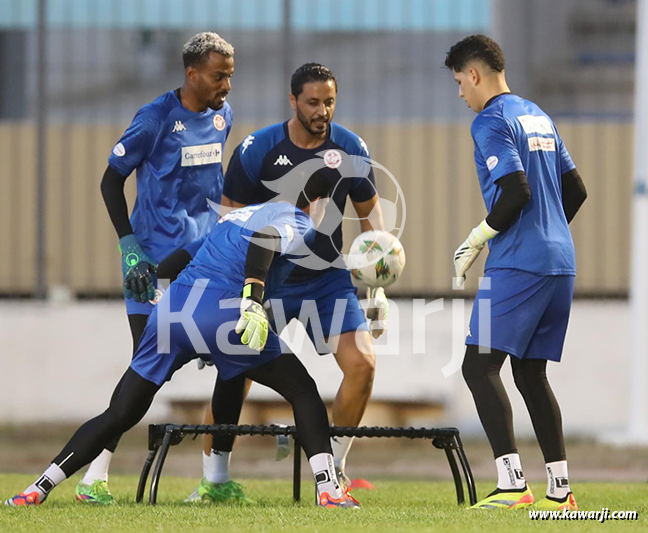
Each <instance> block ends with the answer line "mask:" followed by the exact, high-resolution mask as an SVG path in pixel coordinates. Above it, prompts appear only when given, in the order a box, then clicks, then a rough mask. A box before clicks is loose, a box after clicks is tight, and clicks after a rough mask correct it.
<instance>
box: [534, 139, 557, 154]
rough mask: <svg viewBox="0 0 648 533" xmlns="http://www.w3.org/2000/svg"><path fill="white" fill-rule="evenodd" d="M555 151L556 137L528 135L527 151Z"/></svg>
mask: <svg viewBox="0 0 648 533" xmlns="http://www.w3.org/2000/svg"><path fill="white" fill-rule="evenodd" d="M538 150H542V151H543V152H555V151H556V139H554V138H553V137H529V152H537V151H538Z"/></svg>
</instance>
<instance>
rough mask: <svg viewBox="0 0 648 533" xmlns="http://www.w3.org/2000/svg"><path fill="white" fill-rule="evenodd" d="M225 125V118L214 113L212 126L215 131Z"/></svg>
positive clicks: (220, 129) (223, 127)
mask: <svg viewBox="0 0 648 533" xmlns="http://www.w3.org/2000/svg"><path fill="white" fill-rule="evenodd" d="M226 126H227V122H225V119H224V118H223V117H222V116H221V115H214V128H216V130H217V131H223V130H224V129H225V127H226Z"/></svg>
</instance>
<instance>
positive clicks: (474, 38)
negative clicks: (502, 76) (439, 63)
mask: <svg viewBox="0 0 648 533" xmlns="http://www.w3.org/2000/svg"><path fill="white" fill-rule="evenodd" d="M471 61H481V62H482V63H484V64H485V65H488V66H489V67H490V68H491V69H493V70H494V71H496V72H502V71H503V70H504V52H503V51H502V48H501V47H500V45H499V44H497V43H496V42H495V41H493V39H491V38H490V37H486V36H485V35H470V36H469V37H466V38H465V39H463V40H462V41H459V42H458V43H457V44H455V45H454V46H453V47H452V48H450V50H449V51H448V53H447V55H446V59H445V66H446V68H449V69H451V70H454V71H455V72H461V71H462V70H463V69H464V68H465V67H466V65H467V64H468V63H470V62H471Z"/></svg>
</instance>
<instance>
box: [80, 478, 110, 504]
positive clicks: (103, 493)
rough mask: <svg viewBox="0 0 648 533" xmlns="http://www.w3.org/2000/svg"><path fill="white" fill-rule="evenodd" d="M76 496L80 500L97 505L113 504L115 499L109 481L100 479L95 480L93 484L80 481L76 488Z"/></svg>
mask: <svg viewBox="0 0 648 533" xmlns="http://www.w3.org/2000/svg"><path fill="white" fill-rule="evenodd" d="M74 497H75V498H76V500H77V501H78V502H83V503H92V504H96V505H111V504H112V503H113V502H114V501H115V498H114V497H113V495H112V494H111V493H110V489H109V488H108V482H107V481H102V480H100V479H98V480H96V481H95V482H93V483H92V485H86V484H85V483H82V482H79V484H78V485H77V486H76V488H75V489H74Z"/></svg>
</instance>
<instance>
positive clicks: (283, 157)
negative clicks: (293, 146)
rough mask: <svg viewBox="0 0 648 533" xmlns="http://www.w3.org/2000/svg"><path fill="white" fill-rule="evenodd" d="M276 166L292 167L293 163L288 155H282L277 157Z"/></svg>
mask: <svg viewBox="0 0 648 533" xmlns="http://www.w3.org/2000/svg"><path fill="white" fill-rule="evenodd" d="M274 164H275V165H282V166H286V165H291V166H292V162H291V161H290V159H288V156H287V155H280V156H279V157H277V160H276V161H275V162H274Z"/></svg>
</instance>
